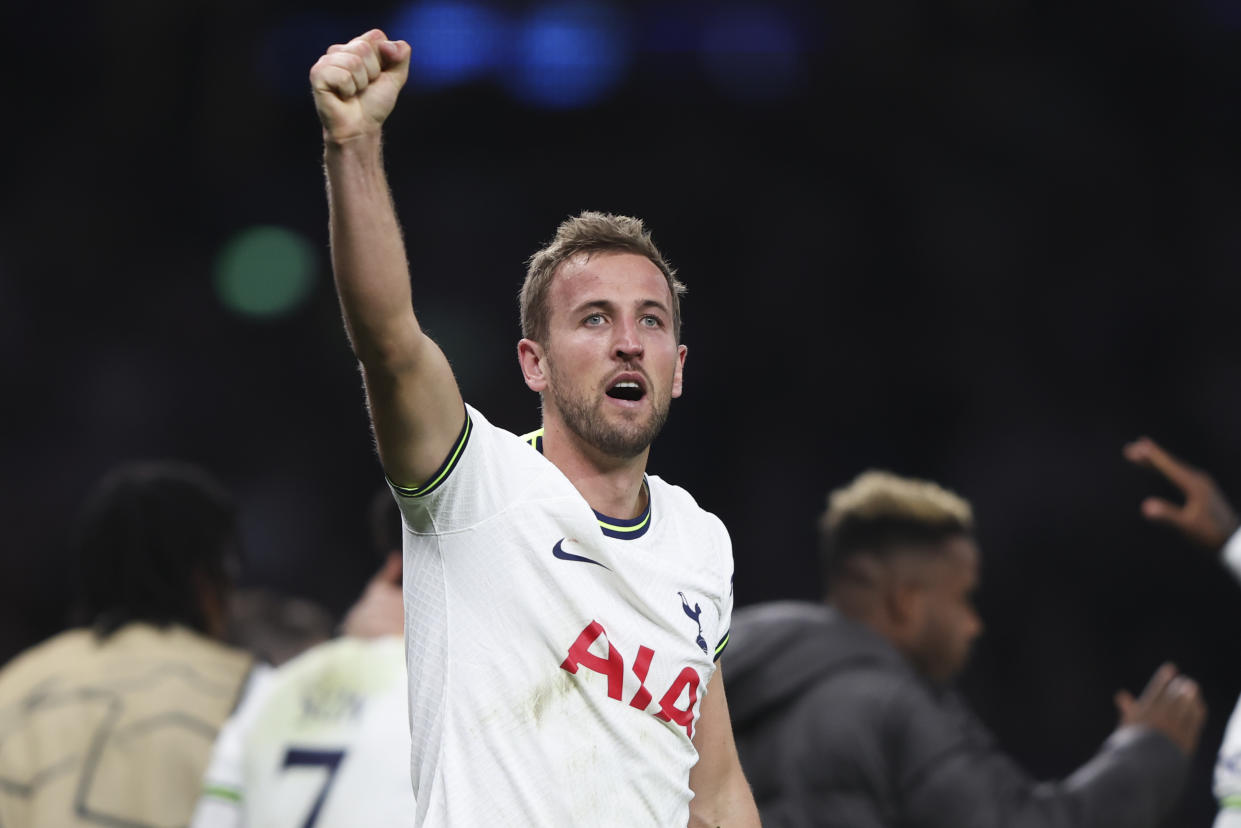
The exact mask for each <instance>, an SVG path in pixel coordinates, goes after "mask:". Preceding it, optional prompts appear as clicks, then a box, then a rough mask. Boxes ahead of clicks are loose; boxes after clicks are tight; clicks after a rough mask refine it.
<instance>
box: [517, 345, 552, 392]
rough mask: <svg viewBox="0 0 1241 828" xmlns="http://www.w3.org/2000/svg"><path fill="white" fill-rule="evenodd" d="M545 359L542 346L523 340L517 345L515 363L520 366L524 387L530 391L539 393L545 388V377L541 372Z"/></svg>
mask: <svg viewBox="0 0 1241 828" xmlns="http://www.w3.org/2000/svg"><path fill="white" fill-rule="evenodd" d="M545 358H546V354H545V353H544V351H543V346H542V345H540V344H539V343H537V342H535V341H534V340H533V339H523V340H521V341H520V342H518V343H517V362H518V363H519V364H520V365H521V375H522V377H523V378H524V379H525V380H526V387H527V388H529V389H530V390H531V391H535V392H539V393H541V392H542V391H544V390H545V389H546V388H547V375H546V373H545V372H544V370H543V369H544V364H543V361H544V359H545Z"/></svg>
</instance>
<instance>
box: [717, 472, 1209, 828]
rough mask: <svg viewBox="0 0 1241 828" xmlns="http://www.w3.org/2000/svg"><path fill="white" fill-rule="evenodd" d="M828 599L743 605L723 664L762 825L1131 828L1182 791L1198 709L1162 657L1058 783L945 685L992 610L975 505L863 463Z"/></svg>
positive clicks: (834, 551)
mask: <svg viewBox="0 0 1241 828" xmlns="http://www.w3.org/2000/svg"><path fill="white" fill-rule="evenodd" d="M820 528H821V539H822V552H823V565H824V566H823V569H824V572H825V580H826V589H827V600H828V605H827V606H823V605H819V604H810V603H796V602H780V603H772V604H765V605H757V606H751V607H747V608H745V609H743V610H741V611H739V612H738V613H737V614H736V616H735V617H734V620H733V627H732V642H731V646H732V648H733V652H732V653H731V661H730V663H729V670H728V674H727V676H726V678H725V682H726V687H727V692H728V697H729V700H730V703H731V707H732V711H733V726H734V729H735V731H736V735H737V747H738V750H739V751H740V753H741V759H742V764H743V767H744V768H745V772H746V776H747V777H748V778H749V780H750V782H751V784H752V785H753V787H754V795H755V799H756V800H757V801H758V803H759V807H760V811H761V812H762V817H763V825H764V826H765V828H780V826H831V827H832V828H876V826H900V827H901V828H1044V827H1046V828H1052V826H1055V828H1070V827H1071V828H1086V826H1091V827H1092V828H1105V827H1106V828H1137V827H1138V826H1155V825H1157V824H1158V823H1159V822H1160V820H1161V819H1162V818H1163V816H1165V815H1166V814H1168V813H1169V812H1170V811H1171V810H1172V808H1173V806H1174V805H1175V804H1176V801H1177V799H1178V797H1179V795H1180V791H1181V788H1182V786H1183V784H1184V779H1185V776H1186V773H1187V771H1188V766H1189V761H1188V757H1189V756H1190V755H1191V754H1192V753H1193V751H1194V749H1195V747H1196V744H1197V740H1198V735H1199V732H1200V731H1201V728H1202V724H1203V720H1204V716H1205V707H1204V705H1203V703H1202V701H1201V698H1200V696H1199V692H1198V688H1197V685H1196V684H1195V683H1194V682H1193V681H1192V680H1190V679H1188V678H1186V677H1184V676H1180V675H1177V673H1176V671H1175V669H1174V668H1172V667H1171V666H1170V665H1164V666H1162V667H1161V668H1160V669H1159V670H1158V671H1157V672H1156V673H1155V675H1154V677H1153V678H1152V679H1151V681H1150V683H1149V685H1148V686H1147V687H1146V690H1145V691H1144V692H1143V693H1142V696H1141V698H1138V699H1134V698H1133V697H1132V696H1130V695H1129V694H1128V693H1120V694H1118V695H1117V699H1116V701H1117V705H1118V707H1119V708H1120V726H1119V727H1118V728H1117V730H1116V731H1115V732H1114V733H1113V734H1112V735H1111V737H1110V738H1109V739H1108V740H1107V741H1106V742H1105V743H1104V745H1103V747H1102V748H1101V749H1100V751H1099V752H1098V753H1097V754H1096V755H1095V757H1094V758H1093V759H1091V761H1090V762H1088V763H1087V764H1085V765H1084V766H1082V767H1081V768H1079V769H1078V770H1077V771H1076V772H1075V773H1073V775H1072V776H1070V777H1068V778H1067V779H1065V780H1063V781H1061V782H1052V783H1043V784H1040V783H1037V782H1036V781H1035V780H1033V779H1031V778H1030V777H1029V776H1028V775H1027V774H1026V773H1025V772H1024V771H1023V770H1022V769H1021V768H1020V767H1018V766H1017V764H1016V763H1015V762H1014V761H1012V760H1011V759H1010V758H1009V757H1007V756H1005V755H1004V754H1003V753H1001V752H1000V750H999V749H998V747H997V746H996V745H995V742H994V739H993V738H992V736H991V735H990V734H989V733H988V731H987V730H986V729H985V728H984V727H983V725H982V724H981V722H979V721H978V719H977V718H976V717H975V716H974V715H973V713H972V712H971V711H970V710H969V709H968V708H967V707H966V706H965V704H964V702H963V701H962V700H961V699H960V697H959V696H958V695H956V694H955V693H954V692H953V691H952V690H950V689H949V688H948V686H947V684H948V682H949V681H950V680H951V679H952V678H953V677H954V676H955V675H956V674H957V673H958V672H959V671H960V670H961V668H962V667H963V666H964V665H965V662H966V659H967V657H968V654H969V649H970V645H971V643H972V642H973V640H974V638H975V637H976V636H977V635H978V634H979V633H980V632H981V630H982V623H981V621H980V620H979V618H978V616H977V614H976V613H975V611H974V608H973V606H972V603H971V593H972V592H973V590H974V589H975V587H976V586H977V583H978V566H979V551H978V547H977V545H976V543H975V540H974V518H973V513H972V509H971V507H970V505H969V503H967V502H966V501H965V500H963V499H961V498H960V497H958V496H957V495H955V494H953V493H951V492H949V491H946V490H945V489H942V488H940V487H939V486H937V485H935V484H934V483H929V482H925V481H920V480H910V479H906V478H901V477H896V476H895V475H891V474H887V473H884V472H867V473H865V474H863V475H861V476H860V477H858V478H857V479H856V480H854V481H853V483H852V484H850V485H849V486H848V487H846V488H843V489H840V490H837V491H835V492H833V493H832V494H831V496H830V499H829V505H828V509H827V512H826V514H825V515H824V516H823V518H822V521H821V527H820Z"/></svg>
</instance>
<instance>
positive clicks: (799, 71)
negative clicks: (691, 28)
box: [701, 4, 805, 101]
mask: <svg viewBox="0 0 1241 828" xmlns="http://www.w3.org/2000/svg"><path fill="white" fill-rule="evenodd" d="M701 59H702V67H703V71H704V72H706V74H707V76H708V77H709V78H710V79H711V80H712V81H714V82H715V84H716V85H717V86H718V87H720V89H721V91H723V92H724V93H725V94H726V95H729V96H730V97H734V98H738V99H741V100H746V101H762V100H773V99H779V98H785V97H787V96H789V95H790V94H792V93H794V92H796V91H797V90H798V88H799V87H800V86H801V83H802V81H803V80H804V74H805V66H804V64H803V61H802V50H801V46H800V44H799V42H798V37H797V33H796V31H795V29H794V24H793V23H792V21H791V20H789V19H788V18H787V17H786V16H785V15H784V14H782V13H781V11H780V10H779V9H778V8H772V7H769V6H761V5H757V4H753V5H737V6H732V7H729V8H726V9H724V10H722V11H721V12H720V13H719V14H717V15H714V16H713V17H712V18H711V20H710V21H708V22H707V24H706V27H705V29H704V31H703V33H702V45H701Z"/></svg>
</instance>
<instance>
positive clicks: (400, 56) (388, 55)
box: [379, 40, 413, 69]
mask: <svg viewBox="0 0 1241 828" xmlns="http://www.w3.org/2000/svg"><path fill="white" fill-rule="evenodd" d="M412 53H413V49H412V48H411V47H410V45H409V44H408V43H406V42H405V41H404V40H381V41H380V42H379V57H380V59H381V60H382V61H383V68H384V69H391V68H392V67H394V66H397V65H399V64H402V63H406V62H408V61H409V56H410V54H412Z"/></svg>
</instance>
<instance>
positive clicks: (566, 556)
mask: <svg viewBox="0 0 1241 828" xmlns="http://www.w3.org/2000/svg"><path fill="white" fill-rule="evenodd" d="M563 543H564V538H561V539H560V540H558V541H556V545H555V546H553V547H552V555H553V557H557V558H559V559H560V560H562V561H581V562H582V563H592V564H594V565H595V566H602V567H603V568H604V569H606V570H608V571H609V572H611V571H612V570H611V568H610V567H608V566H607V564H601V563H599V562H598V561H595V560H591V559H590V558H584V557H582V556H581V555H574V554H573V553H572V552H566V551H564V547H563V546H561V544H563Z"/></svg>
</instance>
